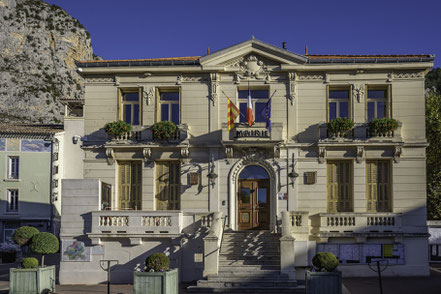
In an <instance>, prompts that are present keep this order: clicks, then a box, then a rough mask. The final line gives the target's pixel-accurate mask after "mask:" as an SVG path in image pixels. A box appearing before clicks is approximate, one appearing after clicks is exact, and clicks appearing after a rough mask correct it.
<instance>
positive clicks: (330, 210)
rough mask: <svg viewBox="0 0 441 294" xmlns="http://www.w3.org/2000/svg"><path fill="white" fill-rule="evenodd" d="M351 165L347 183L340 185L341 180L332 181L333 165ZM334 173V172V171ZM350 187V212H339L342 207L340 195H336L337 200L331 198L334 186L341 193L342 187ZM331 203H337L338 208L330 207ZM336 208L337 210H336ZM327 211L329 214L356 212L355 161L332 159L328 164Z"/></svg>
mask: <svg viewBox="0 0 441 294" xmlns="http://www.w3.org/2000/svg"><path fill="white" fill-rule="evenodd" d="M341 163H343V164H349V180H348V182H347V183H343V182H342V183H340V182H339V180H338V179H337V182H334V181H330V178H329V175H330V171H329V169H330V167H331V166H332V165H336V164H341ZM333 172H334V171H333ZM343 184H345V185H349V187H348V193H349V194H350V195H348V197H349V199H348V202H349V209H348V210H345V209H343V210H339V207H340V199H339V197H340V195H336V196H337V200H332V198H330V195H331V193H330V192H331V190H332V189H333V185H337V191H340V185H343ZM337 194H338V192H337ZM331 203H335V204H336V207H333V206H332V205H330V204H331ZM334 208H335V209H334ZM326 211H327V213H342V212H354V164H353V160H350V159H330V160H328V161H327V162H326Z"/></svg>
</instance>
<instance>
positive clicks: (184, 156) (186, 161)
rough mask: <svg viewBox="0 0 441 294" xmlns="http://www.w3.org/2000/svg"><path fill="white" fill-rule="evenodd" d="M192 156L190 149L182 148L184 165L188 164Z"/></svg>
mask: <svg viewBox="0 0 441 294" xmlns="http://www.w3.org/2000/svg"><path fill="white" fill-rule="evenodd" d="M189 155H190V149H189V148H188V146H187V147H181V161H182V163H188V156H189Z"/></svg>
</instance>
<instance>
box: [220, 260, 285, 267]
mask: <svg viewBox="0 0 441 294" xmlns="http://www.w3.org/2000/svg"><path fill="white" fill-rule="evenodd" d="M227 265H230V266H236V265H278V266H280V260H276V259H274V260H272V259H269V260H267V259H251V260H244V259H232V260H219V266H227Z"/></svg>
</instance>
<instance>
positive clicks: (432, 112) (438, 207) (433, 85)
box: [426, 68, 441, 220]
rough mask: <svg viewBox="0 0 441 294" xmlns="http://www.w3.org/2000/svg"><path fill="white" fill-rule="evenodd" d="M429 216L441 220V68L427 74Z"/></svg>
mask: <svg viewBox="0 0 441 294" xmlns="http://www.w3.org/2000/svg"><path fill="white" fill-rule="evenodd" d="M426 90H427V94H426V137H427V140H428V142H429V146H428V147H427V149H426V158H427V217H428V219H431V220H441V69H440V68H436V69H432V70H431V71H430V72H429V73H428V74H427V76H426Z"/></svg>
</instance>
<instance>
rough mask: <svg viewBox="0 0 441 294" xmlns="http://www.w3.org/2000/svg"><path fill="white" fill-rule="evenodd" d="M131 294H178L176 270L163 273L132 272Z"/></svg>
mask: <svg viewBox="0 0 441 294" xmlns="http://www.w3.org/2000/svg"><path fill="white" fill-rule="evenodd" d="M133 293H135V294H141V293H145V294H147V293H148V294H178V293H179V280H178V269H172V270H170V271H168V272H163V273H159V272H154V273H150V272H133Z"/></svg>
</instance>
